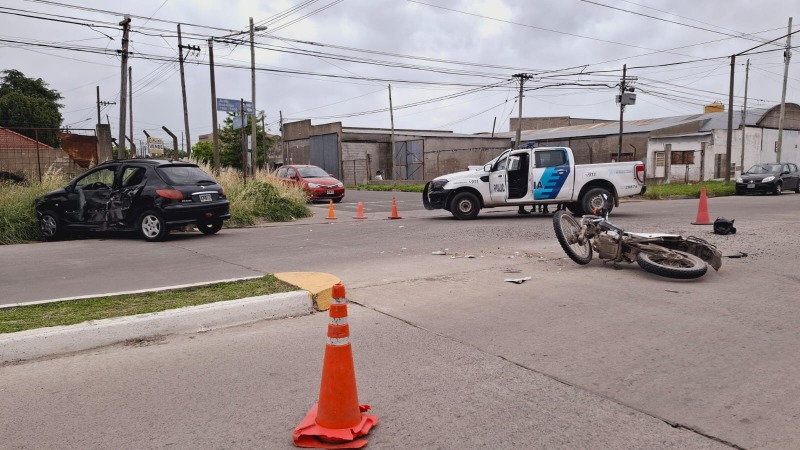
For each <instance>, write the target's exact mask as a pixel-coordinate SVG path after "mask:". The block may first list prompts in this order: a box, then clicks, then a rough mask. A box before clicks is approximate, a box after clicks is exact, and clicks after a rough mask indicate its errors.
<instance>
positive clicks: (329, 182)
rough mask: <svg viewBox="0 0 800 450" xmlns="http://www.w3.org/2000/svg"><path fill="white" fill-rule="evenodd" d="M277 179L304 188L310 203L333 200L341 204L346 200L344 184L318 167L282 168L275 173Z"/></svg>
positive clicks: (297, 166) (294, 166) (293, 166)
mask: <svg viewBox="0 0 800 450" xmlns="http://www.w3.org/2000/svg"><path fill="white" fill-rule="evenodd" d="M275 177H277V178H278V179H280V180H281V181H283V182H285V183H289V184H296V185H298V186H300V187H302V188H303V189H304V190H305V191H306V195H307V196H308V199H309V200H310V201H315V200H333V203H339V202H340V201H342V199H343V198H344V183H342V182H341V181H339V180H337V179H336V178H334V176H333V175H331V174H329V173H328V172H325V171H324V170H322V169H321V168H319V167H317V166H309V165H299V164H295V165H291V166H282V167H281V168H279V169H278V170H277V171H276V172H275Z"/></svg>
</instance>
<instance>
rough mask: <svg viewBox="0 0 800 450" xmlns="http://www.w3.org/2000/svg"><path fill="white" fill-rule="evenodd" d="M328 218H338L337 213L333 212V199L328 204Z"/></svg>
mask: <svg viewBox="0 0 800 450" xmlns="http://www.w3.org/2000/svg"><path fill="white" fill-rule="evenodd" d="M326 219H328V220H332V219H336V213H335V212H333V200H331V201H330V206H328V217H326Z"/></svg>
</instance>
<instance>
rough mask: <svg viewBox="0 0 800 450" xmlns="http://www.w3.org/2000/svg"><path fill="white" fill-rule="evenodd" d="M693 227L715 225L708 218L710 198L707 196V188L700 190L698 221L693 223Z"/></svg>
mask: <svg viewBox="0 0 800 450" xmlns="http://www.w3.org/2000/svg"><path fill="white" fill-rule="evenodd" d="M692 225H714V222H712V221H711V218H710V217H708V197H707V196H706V188H705V186H704V187H702V188H700V204H699V205H698V206H697V219H695V221H694V222H692Z"/></svg>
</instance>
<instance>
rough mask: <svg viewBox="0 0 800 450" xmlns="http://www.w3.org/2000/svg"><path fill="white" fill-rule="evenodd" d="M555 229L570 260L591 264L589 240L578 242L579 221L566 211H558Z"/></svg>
mask: <svg viewBox="0 0 800 450" xmlns="http://www.w3.org/2000/svg"><path fill="white" fill-rule="evenodd" d="M553 229H554V230H555V232H556V237H557V238H558V243H559V244H561V248H563V249H564V253H566V254H567V256H569V259H571V260H573V261H575V262H576V263H578V264H581V265H583V264H589V261H591V260H592V244H591V242H589V240H588V239H586V240H584V241H583V243H581V242H578V240H577V235H578V232H579V231H580V229H581V225H580V223H578V220H577V219H576V218H575V217H573V216H572V214H570V213H568V212H566V211H558V212H556V213H555V215H553Z"/></svg>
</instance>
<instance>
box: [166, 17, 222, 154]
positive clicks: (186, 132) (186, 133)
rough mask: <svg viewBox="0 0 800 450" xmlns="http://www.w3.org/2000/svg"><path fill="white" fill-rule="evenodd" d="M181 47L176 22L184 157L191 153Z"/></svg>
mask: <svg viewBox="0 0 800 450" xmlns="http://www.w3.org/2000/svg"><path fill="white" fill-rule="evenodd" d="M192 47H193V46H187V48H189V49H191V50H194V48H192ZM183 49H184V46H183V39H182V37H181V24H178V61H179V62H180V71H181V94H183V132H184V136H186V158H189V157H190V156H191V154H192V150H191V148H192V143H191V139H190V138H189V106H188V105H187V103H186V77H185V76H184V73H183ZM197 50H199V48H197ZM212 70H213V69H212ZM215 106H216V105H215ZM176 151H177V150H176Z"/></svg>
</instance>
